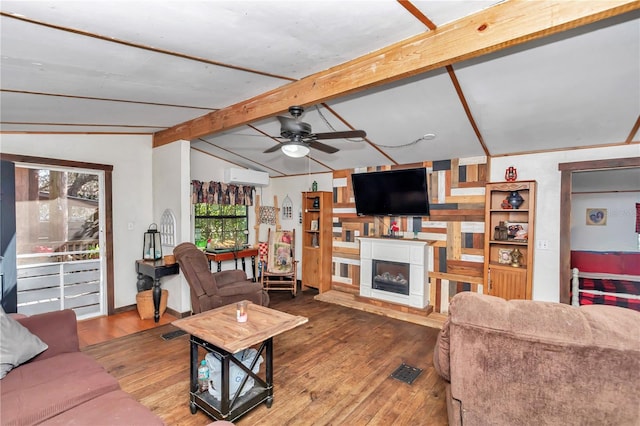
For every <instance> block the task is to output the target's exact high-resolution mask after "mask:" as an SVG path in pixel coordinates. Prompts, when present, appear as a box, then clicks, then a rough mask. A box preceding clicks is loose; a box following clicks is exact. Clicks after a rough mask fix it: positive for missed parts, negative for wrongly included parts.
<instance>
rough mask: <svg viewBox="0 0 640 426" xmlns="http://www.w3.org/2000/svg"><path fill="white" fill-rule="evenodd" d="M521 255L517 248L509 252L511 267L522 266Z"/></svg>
mask: <svg viewBox="0 0 640 426" xmlns="http://www.w3.org/2000/svg"><path fill="white" fill-rule="evenodd" d="M521 262H522V253H521V252H520V250H519V249H518V248H515V249H513V251H512V252H511V266H513V267H514V268H519V267H520V265H522V263H521Z"/></svg>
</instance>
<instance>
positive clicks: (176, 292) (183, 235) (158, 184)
mask: <svg viewBox="0 0 640 426" xmlns="http://www.w3.org/2000/svg"><path fill="white" fill-rule="evenodd" d="M190 151H191V148H190V144H189V141H177V142H173V143H170V144H167V145H163V146H161V147H158V148H155V149H154V150H153V218H154V221H155V222H156V223H157V224H158V225H159V224H160V218H161V216H162V213H163V212H164V211H165V209H169V210H171V211H172V212H173V214H174V216H175V218H176V245H178V244H180V243H181V242H184V241H191V198H190V195H191V194H190V189H191V179H190V177H189V171H190ZM162 252H163V254H171V253H173V247H169V246H163V247H162ZM162 288H164V289H166V290H168V291H169V299H168V300H167V306H168V307H170V308H171V309H174V310H176V311H177V312H189V310H190V309H191V302H190V295H189V285H188V284H187V282H186V280H185V279H184V276H183V275H182V274H180V275H173V276H168V277H164V278H162Z"/></svg>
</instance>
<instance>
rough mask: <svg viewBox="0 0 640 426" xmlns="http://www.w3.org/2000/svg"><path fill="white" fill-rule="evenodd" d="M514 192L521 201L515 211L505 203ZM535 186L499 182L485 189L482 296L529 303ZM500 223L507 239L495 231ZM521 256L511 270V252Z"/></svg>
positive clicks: (528, 183) (524, 182)
mask: <svg viewBox="0 0 640 426" xmlns="http://www.w3.org/2000/svg"><path fill="white" fill-rule="evenodd" d="M514 192H517V193H518V194H519V195H520V196H521V197H522V199H523V201H522V204H521V205H520V206H519V207H518V208H513V207H511V205H509V203H508V202H507V200H508V199H509V197H510V196H511V195H512V194H513V193H514ZM535 198H536V182H535V181H521V182H499V183H488V184H487V185H486V204H485V243H484V278H485V286H484V292H485V293H486V294H491V295H493V296H498V297H502V298H504V299H531V297H532V289H533V252H534V246H533V244H534V230H535ZM501 222H502V223H503V224H504V225H505V226H507V229H508V231H507V235H506V239H505V235H504V233H503V235H499V234H500V233H499V232H498V230H497V229H496V228H497V227H499V226H500V225H501ZM516 249H517V250H518V251H519V252H520V254H521V256H519V257H520V262H519V266H514V264H513V262H512V258H513V257H514V256H513V253H514V250H516Z"/></svg>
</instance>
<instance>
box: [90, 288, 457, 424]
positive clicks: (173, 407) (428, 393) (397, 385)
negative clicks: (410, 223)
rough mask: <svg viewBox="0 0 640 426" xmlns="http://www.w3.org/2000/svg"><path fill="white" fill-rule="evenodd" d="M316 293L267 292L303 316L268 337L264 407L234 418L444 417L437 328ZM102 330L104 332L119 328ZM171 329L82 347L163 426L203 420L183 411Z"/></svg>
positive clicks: (184, 353)
mask: <svg viewBox="0 0 640 426" xmlns="http://www.w3.org/2000/svg"><path fill="white" fill-rule="evenodd" d="M316 295H317V291H313V290H309V291H305V292H302V293H301V294H300V295H299V296H298V297H296V298H291V296H290V295H288V294H285V293H272V295H271V306H270V307H272V308H274V309H278V310H282V311H284V312H288V313H291V314H294V315H303V316H306V317H307V318H309V322H308V323H306V324H303V325H301V326H299V327H297V328H295V329H293V330H290V331H287V332H286V333H283V334H281V335H278V336H276V337H275V338H274V362H273V366H274V373H273V374H274V382H275V383H274V386H275V388H274V401H273V406H272V407H271V408H267V407H266V405H264V404H261V405H259V406H258V407H256V408H255V409H254V410H252V411H251V412H249V413H247V414H246V415H244V416H243V417H241V418H240V419H238V420H236V421H235V423H236V424H237V425H239V426H243V425H246V426H248V425H278V426H279V425H347V424H348V425H369V426H375V425H389V424H393V425H435V426H438V425H446V424H447V417H446V415H447V413H446V404H445V401H444V381H443V380H442V379H441V378H440V377H439V376H438V375H437V374H436V373H435V371H434V370H433V366H432V358H433V346H434V344H435V340H436V336H437V333H438V331H439V329H438V328H437V327H427V326H425V325H420V324H415V323H412V322H407V321H401V320H398V319H395V318H392V317H389V316H385V315H380V314H373V313H370V312H367V311H365V310H359V309H354V308H349V307H345V306H341V305H339V304H334V303H326V302H322V301H318V300H316V299H314V296H316ZM129 320H131V319H129ZM138 320H139V319H138ZM154 326H155V325H154ZM79 328H80V327H79ZM111 328H112V330H110V331H109V332H108V333H105V334H109V333H112V334H116V333H119V332H123V331H122V330H124V329H126V328H128V326H123V327H115V326H114V327H111ZM152 328H153V327H152ZM84 329H85V330H86V329H88V328H87V327H86V326H85V327H84ZM171 329H173V326H170V325H167V326H164V327H161V328H154V329H152V330H148V331H144V332H141V333H135V334H132V335H129V336H125V337H120V338H118V339H111V340H109V341H107V342H104V343H100V344H94V345H90V346H84V348H83V351H84V352H85V353H87V354H89V355H91V356H93V357H95V358H96V359H97V360H98V362H99V363H101V364H102V365H103V366H104V367H105V368H106V369H107V370H108V371H109V372H110V373H111V374H113V375H114V376H115V377H116V378H117V379H118V381H119V382H120V385H121V387H122V388H123V389H124V390H125V391H126V392H129V393H131V394H132V395H133V396H134V397H135V398H136V399H138V400H139V401H140V402H141V403H142V404H144V405H146V406H147V407H149V408H150V409H151V410H153V411H154V412H155V413H156V414H158V415H159V416H160V417H162V418H163V419H164V421H165V422H166V423H167V424H168V425H185V426H190V425H204V424H208V423H209V422H210V421H211V419H210V418H209V417H208V416H207V415H206V414H204V413H203V412H202V411H200V410H198V412H197V413H196V414H195V415H192V414H191V412H190V410H189V396H188V381H189V340H188V336H186V335H185V336H181V337H177V338H174V339H171V340H167V341H165V340H163V339H161V338H160V335H161V334H162V333H163V332H167V331H168V330H171ZM86 340H87V341H88V340H89V339H86ZM203 355H204V354H202V356H203ZM402 362H406V363H407V364H409V365H412V366H415V367H418V368H421V369H423V372H422V373H421V374H420V376H418V378H417V379H416V380H415V381H414V383H413V384H412V385H409V384H406V383H404V382H401V381H399V380H396V379H394V378H391V377H390V375H391V373H392V372H393V371H394V370H395V369H396V368H397V367H398V366H399V365H400V364H401V363H402ZM261 370H262V371H261V373H260V374H261V375H264V367H263V368H261Z"/></svg>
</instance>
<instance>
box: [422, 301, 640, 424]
mask: <svg viewBox="0 0 640 426" xmlns="http://www.w3.org/2000/svg"><path fill="white" fill-rule="evenodd" d="M434 365H435V367H436V370H437V371H438V372H439V374H440V375H441V376H442V377H443V378H445V379H446V380H447V381H448V384H447V410H448V415H449V424H450V425H465V426H472V425H536V426H539V425H581V426H583V425H598V426H601V425H616V426H619V425H640V312H636V311H633V310H631V309H625V308H619V307H614V306H604V305H592V306H581V307H579V308H576V307H572V306H569V305H564V304H559V303H551V302H536V301H523V300H512V301H508V302H507V301H505V300H503V299H500V298H496V297H492V296H486V295H480V294H476V293H470V292H465V293H459V294H457V295H456V296H455V297H454V298H453V299H452V301H451V305H450V311H449V317H448V320H447V321H446V323H445V325H444V327H443V329H442V331H441V332H440V334H439V336H438V342H437V344H436V348H435V351H434Z"/></svg>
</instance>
